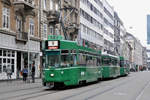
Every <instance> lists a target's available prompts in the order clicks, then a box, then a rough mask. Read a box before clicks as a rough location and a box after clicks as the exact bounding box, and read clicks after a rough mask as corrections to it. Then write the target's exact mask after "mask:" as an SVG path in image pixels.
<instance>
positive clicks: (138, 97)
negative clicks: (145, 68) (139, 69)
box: [136, 81, 150, 100]
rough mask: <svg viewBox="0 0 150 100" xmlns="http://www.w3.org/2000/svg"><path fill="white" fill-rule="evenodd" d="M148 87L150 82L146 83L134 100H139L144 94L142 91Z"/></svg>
mask: <svg viewBox="0 0 150 100" xmlns="http://www.w3.org/2000/svg"><path fill="white" fill-rule="evenodd" d="M149 85H150V81H149V82H148V83H147V85H146V86H145V87H144V88H143V90H142V91H141V92H140V94H139V95H138V96H137V97H136V100H140V98H141V96H142V95H143V94H144V91H145V89H146V88H148V86H149Z"/></svg>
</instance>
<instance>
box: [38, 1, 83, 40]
mask: <svg viewBox="0 0 150 100" xmlns="http://www.w3.org/2000/svg"><path fill="white" fill-rule="evenodd" d="M79 10H80V9H79V0H40V34H41V39H42V40H45V39H47V36H48V35H62V36H64V38H65V39H67V40H77V35H78V30H79Z"/></svg>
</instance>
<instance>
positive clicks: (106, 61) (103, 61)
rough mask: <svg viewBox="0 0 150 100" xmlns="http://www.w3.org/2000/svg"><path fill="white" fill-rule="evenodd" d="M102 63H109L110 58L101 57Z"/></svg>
mask: <svg viewBox="0 0 150 100" xmlns="http://www.w3.org/2000/svg"><path fill="white" fill-rule="evenodd" d="M102 64H103V65H110V64H111V59H110V58H103V59H102Z"/></svg>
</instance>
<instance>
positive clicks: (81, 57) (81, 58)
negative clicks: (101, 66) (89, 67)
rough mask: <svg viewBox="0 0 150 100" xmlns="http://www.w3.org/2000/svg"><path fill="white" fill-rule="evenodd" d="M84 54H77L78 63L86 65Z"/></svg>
mask: <svg viewBox="0 0 150 100" xmlns="http://www.w3.org/2000/svg"><path fill="white" fill-rule="evenodd" d="M86 62H87V61H86V56H85V55H83V54H79V65H80V66H86Z"/></svg>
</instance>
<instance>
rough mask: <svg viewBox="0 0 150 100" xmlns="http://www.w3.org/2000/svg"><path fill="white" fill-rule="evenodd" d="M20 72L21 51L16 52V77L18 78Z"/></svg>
mask: <svg viewBox="0 0 150 100" xmlns="http://www.w3.org/2000/svg"><path fill="white" fill-rule="evenodd" d="M20 72H21V52H17V79H18V78H20V77H19V76H20V75H19V73H20Z"/></svg>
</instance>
